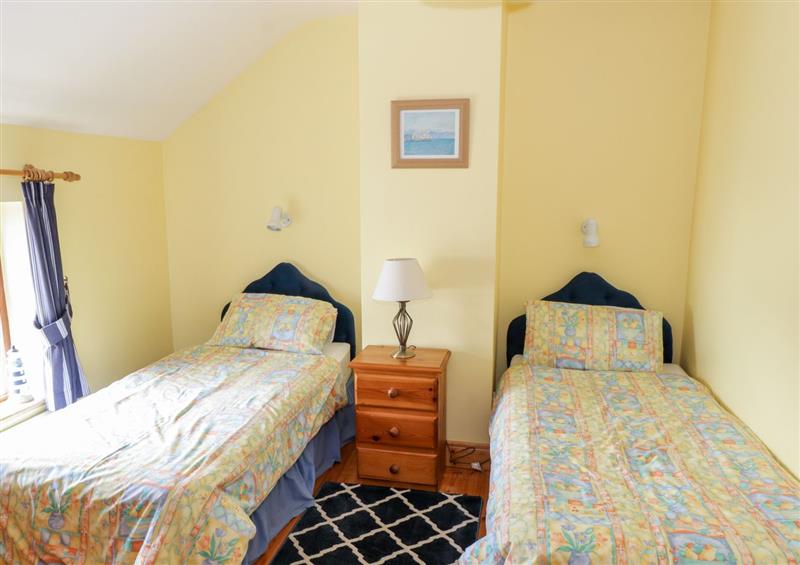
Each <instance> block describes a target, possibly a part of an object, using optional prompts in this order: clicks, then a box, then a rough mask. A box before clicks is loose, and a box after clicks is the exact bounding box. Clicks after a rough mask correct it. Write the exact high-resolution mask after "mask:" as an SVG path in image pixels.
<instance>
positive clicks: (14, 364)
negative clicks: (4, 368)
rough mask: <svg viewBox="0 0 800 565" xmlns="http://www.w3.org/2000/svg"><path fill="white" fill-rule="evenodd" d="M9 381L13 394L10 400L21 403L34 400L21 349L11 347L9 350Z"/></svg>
mask: <svg viewBox="0 0 800 565" xmlns="http://www.w3.org/2000/svg"><path fill="white" fill-rule="evenodd" d="M7 361H8V380H9V382H10V383H11V394H10V395H9V400H13V401H16V402H19V403H24V402H30V401H31V400H33V396H31V393H30V389H29V388H28V379H26V378H25V367H24V365H23V364H22V355H21V354H20V352H19V349H17V348H16V347H14V346H13V345H12V346H11V349H9V350H8V356H7Z"/></svg>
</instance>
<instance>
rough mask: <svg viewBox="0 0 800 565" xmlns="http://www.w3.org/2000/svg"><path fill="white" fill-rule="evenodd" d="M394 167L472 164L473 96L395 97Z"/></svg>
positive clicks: (423, 167)
mask: <svg viewBox="0 0 800 565" xmlns="http://www.w3.org/2000/svg"><path fill="white" fill-rule="evenodd" d="M391 110H392V111H391V117H392V124H391V126H392V127H391V129H392V142H391V145H392V168H395V169H435V168H441V169H457V168H462V169H465V168H467V167H469V98H439V99H431V100H392V108H391Z"/></svg>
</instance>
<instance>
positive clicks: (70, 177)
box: [0, 165, 81, 182]
mask: <svg viewBox="0 0 800 565" xmlns="http://www.w3.org/2000/svg"><path fill="white" fill-rule="evenodd" d="M0 175H11V176H14V177H22V179H23V180H41V181H48V182H49V181H53V180H54V179H61V180H65V181H67V182H72V181H76V180H81V176H80V175H79V174H78V173H73V172H72V171H64V172H63V173H54V172H53V171H48V170H46V169H37V168H36V167H34V166H33V165H25V166H24V167H22V170H21V171H18V170H16V169H0Z"/></svg>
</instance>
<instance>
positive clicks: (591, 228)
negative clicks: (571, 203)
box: [581, 218, 600, 247]
mask: <svg viewBox="0 0 800 565" xmlns="http://www.w3.org/2000/svg"><path fill="white" fill-rule="evenodd" d="M581 232H583V246H584V247H598V246H599V245H600V235H599V234H598V233H597V220H595V219H594V218H589V219H588V220H586V221H585V222H583V224H581Z"/></svg>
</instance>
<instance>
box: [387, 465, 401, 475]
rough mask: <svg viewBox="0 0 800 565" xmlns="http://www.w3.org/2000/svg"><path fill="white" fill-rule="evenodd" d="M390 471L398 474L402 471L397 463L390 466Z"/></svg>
mask: <svg viewBox="0 0 800 565" xmlns="http://www.w3.org/2000/svg"><path fill="white" fill-rule="evenodd" d="M389 472H390V473H391V474H392V475H396V474H397V473H399V472H400V467H398V466H397V465H392V466H391V467H389Z"/></svg>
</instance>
